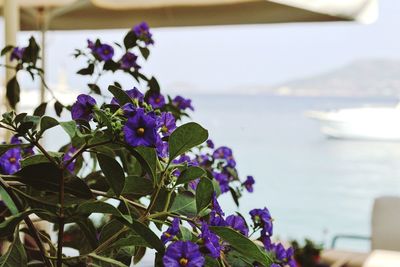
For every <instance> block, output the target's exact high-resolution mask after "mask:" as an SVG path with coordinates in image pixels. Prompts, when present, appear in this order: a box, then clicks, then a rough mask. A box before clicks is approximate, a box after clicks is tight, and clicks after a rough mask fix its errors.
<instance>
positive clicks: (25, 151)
mask: <svg viewBox="0 0 400 267" xmlns="http://www.w3.org/2000/svg"><path fill="white" fill-rule="evenodd" d="M10 144H13V145H18V144H22V141H21V139H19V138H18V137H17V136H16V135H14V136H12V137H11V141H10ZM22 152H23V153H22V154H23V156H24V157H27V156H32V155H34V154H35V152H34V151H33V145H31V146H28V147H24V148H22Z"/></svg>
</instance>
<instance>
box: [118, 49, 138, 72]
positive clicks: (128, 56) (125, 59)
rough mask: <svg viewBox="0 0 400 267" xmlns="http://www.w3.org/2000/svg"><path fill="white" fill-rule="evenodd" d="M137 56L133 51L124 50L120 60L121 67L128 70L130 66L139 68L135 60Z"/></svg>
mask: <svg viewBox="0 0 400 267" xmlns="http://www.w3.org/2000/svg"><path fill="white" fill-rule="evenodd" d="M137 58H138V57H137V56H136V55H135V54H134V53H131V52H126V53H125V55H123V56H122V58H121V60H120V66H121V68H122V69H124V70H130V69H131V68H134V69H140V66H139V65H138V64H137V62H136V61H137Z"/></svg>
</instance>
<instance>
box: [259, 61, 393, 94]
mask: <svg viewBox="0 0 400 267" xmlns="http://www.w3.org/2000/svg"><path fill="white" fill-rule="evenodd" d="M252 92H254V93H255V92H257V93H266V94H277V95H295V96H396V97H398V96H400V60H388V59H372V60H358V61H355V62H352V63H351V64H348V65H346V66H343V67H342V68H339V69H336V70H332V71H330V72H326V73H324V74H320V75H316V76H314V77H309V78H304V79H298V80H293V81H289V82H287V83H282V84H279V85H277V86H269V87H264V88H262V87H258V88H257V87H255V88H254V89H253V90H252Z"/></svg>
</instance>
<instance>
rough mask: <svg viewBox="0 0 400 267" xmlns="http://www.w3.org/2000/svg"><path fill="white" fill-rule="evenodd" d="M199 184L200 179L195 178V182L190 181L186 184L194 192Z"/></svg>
mask: <svg viewBox="0 0 400 267" xmlns="http://www.w3.org/2000/svg"><path fill="white" fill-rule="evenodd" d="M199 182H200V179H199V178H197V179H195V180H192V181H190V182H189V183H188V185H189V186H190V188H192V189H193V190H196V188H197V185H198V184H199Z"/></svg>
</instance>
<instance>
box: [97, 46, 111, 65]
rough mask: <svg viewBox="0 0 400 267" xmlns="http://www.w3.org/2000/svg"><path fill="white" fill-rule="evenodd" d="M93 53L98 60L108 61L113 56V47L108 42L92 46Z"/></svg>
mask: <svg viewBox="0 0 400 267" xmlns="http://www.w3.org/2000/svg"><path fill="white" fill-rule="evenodd" d="M94 53H95V55H96V56H97V57H98V58H99V59H100V61H108V60H110V59H112V57H113V56H114V48H112V46H111V45H108V44H100V45H98V46H96V47H95V48H94Z"/></svg>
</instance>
